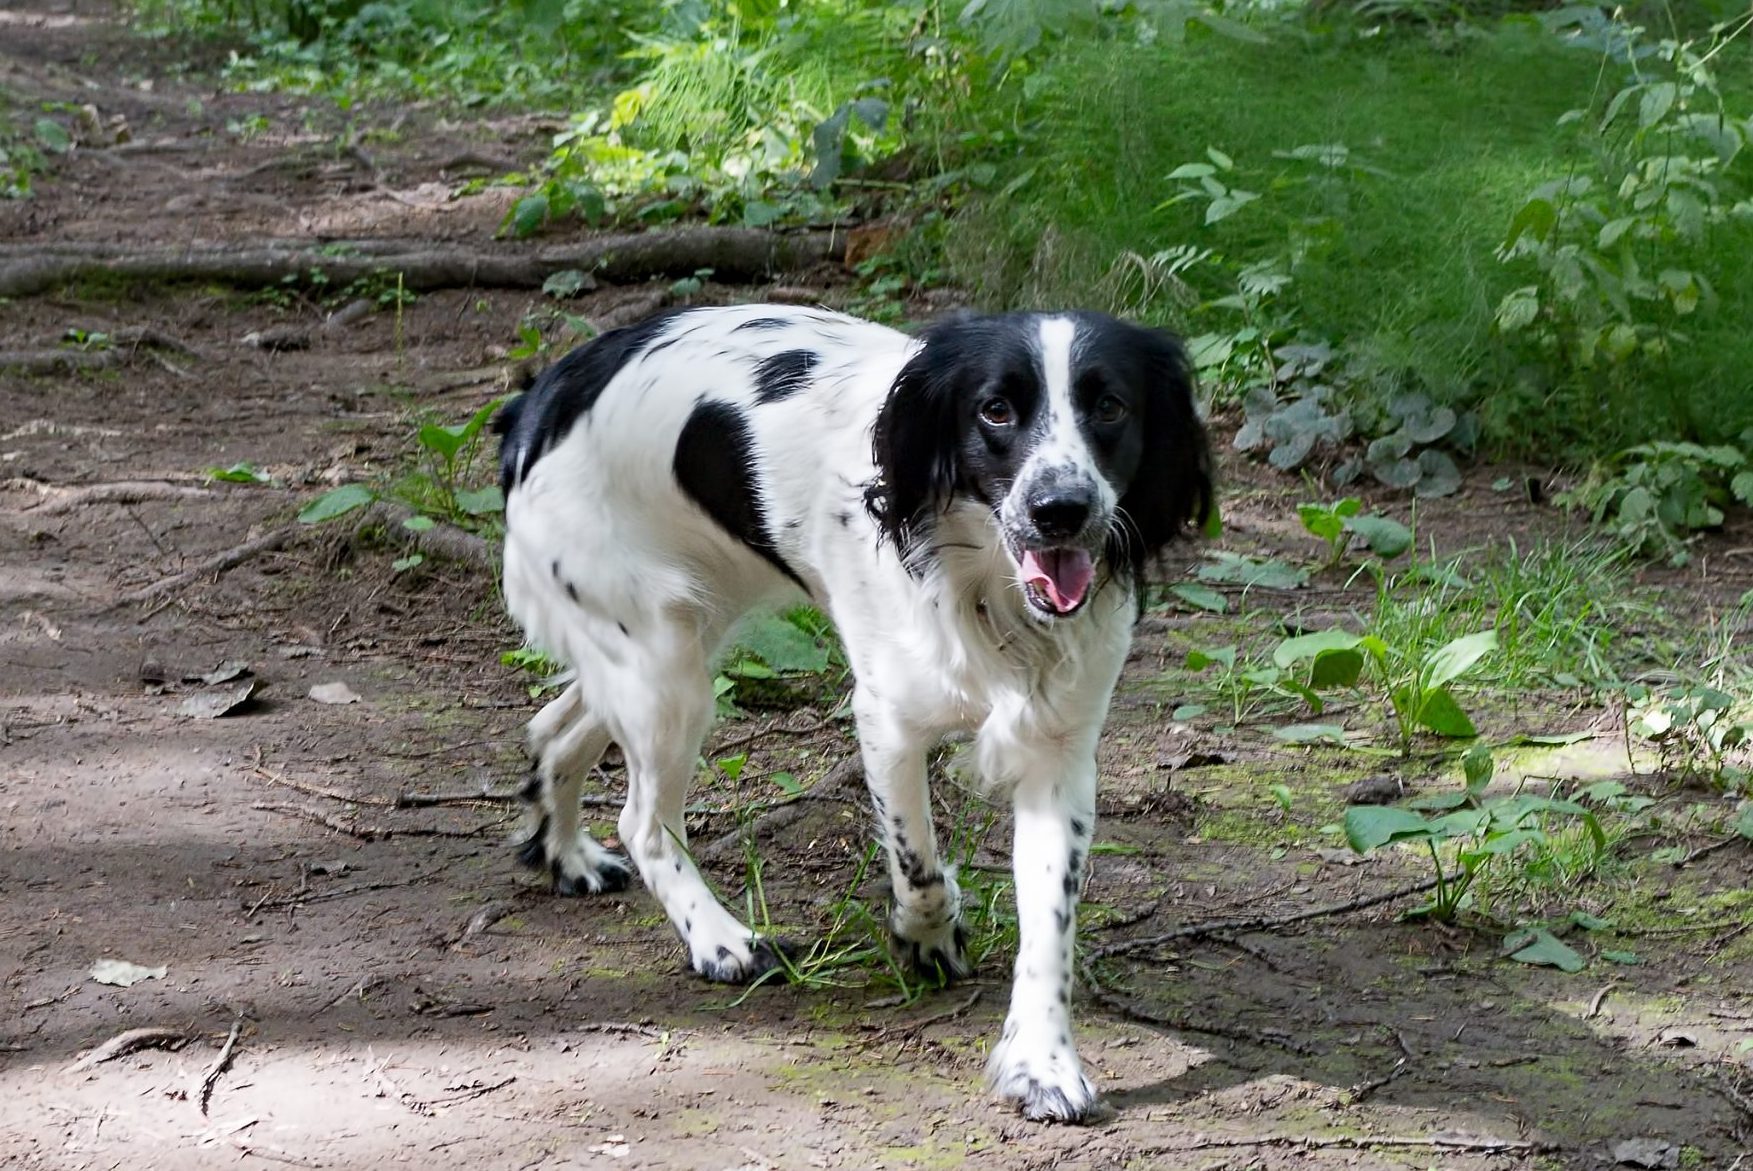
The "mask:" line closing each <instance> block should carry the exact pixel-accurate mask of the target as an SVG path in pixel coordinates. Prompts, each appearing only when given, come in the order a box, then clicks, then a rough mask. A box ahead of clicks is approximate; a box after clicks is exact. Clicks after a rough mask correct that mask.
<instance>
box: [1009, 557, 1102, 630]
mask: <svg viewBox="0 0 1753 1171" xmlns="http://www.w3.org/2000/svg"><path fill="white" fill-rule="evenodd" d="M1095 575H1096V567H1095V562H1094V560H1093V559H1092V558H1091V557H1090V554H1089V550H1087V549H1041V550H1035V549H1029V550H1025V551H1024V553H1023V580H1024V581H1026V582H1033V583H1034V584H1036V585H1038V586H1041V587H1043V588H1044V589H1045V590H1046V591H1047V600H1048V601H1049V602H1051V603H1053V608H1054V609H1055V610H1057V611H1059V613H1061V614H1068V613H1070V612H1071V611H1073V610H1075V609H1077V607H1078V606H1079V604H1081V603H1082V602H1083V596H1084V594H1085V593H1086V592H1087V591H1088V590H1089V588H1090V579H1091V578H1093V577H1095Z"/></svg>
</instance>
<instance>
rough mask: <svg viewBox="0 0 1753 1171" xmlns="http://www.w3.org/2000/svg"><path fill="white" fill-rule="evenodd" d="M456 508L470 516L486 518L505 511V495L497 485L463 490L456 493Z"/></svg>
mask: <svg viewBox="0 0 1753 1171" xmlns="http://www.w3.org/2000/svg"><path fill="white" fill-rule="evenodd" d="M457 507H458V508H460V509H462V510H463V511H464V512H466V513H468V514H469V515H470V516H488V515H490V514H492V513H496V512H504V511H505V495H504V493H502V492H501V491H500V490H499V485H498V484H489V485H487V486H486V487H485V488H463V489H460V490H459V491H458V492H457Z"/></svg>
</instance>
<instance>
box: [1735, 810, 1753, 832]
mask: <svg viewBox="0 0 1753 1171" xmlns="http://www.w3.org/2000/svg"><path fill="white" fill-rule="evenodd" d="M1734 830H1735V832H1736V833H1738V834H1740V835H1741V836H1742V837H1744V838H1747V839H1749V840H1753V802H1748V803H1747V804H1745V805H1742V806H1741V816H1739V817H1737V818H1735V825H1734Z"/></svg>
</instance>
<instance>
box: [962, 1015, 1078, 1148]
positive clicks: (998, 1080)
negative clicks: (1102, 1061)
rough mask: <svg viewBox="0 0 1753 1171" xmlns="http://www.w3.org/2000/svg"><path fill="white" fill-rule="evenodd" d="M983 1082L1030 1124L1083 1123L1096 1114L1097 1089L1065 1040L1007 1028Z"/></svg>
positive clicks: (1066, 1036) (1012, 1026)
mask: <svg viewBox="0 0 1753 1171" xmlns="http://www.w3.org/2000/svg"><path fill="white" fill-rule="evenodd" d="M986 1076H987V1079H988V1080H989V1081H990V1082H991V1083H992V1092H993V1093H994V1094H996V1095H997V1096H998V1097H999V1098H1000V1099H1002V1100H1003V1101H1006V1102H1009V1103H1011V1104H1012V1105H1014V1106H1015V1107H1016V1108H1017V1109H1018V1110H1020V1111H1021V1112H1022V1115H1023V1117H1025V1118H1027V1119H1029V1120H1030V1121H1031V1122H1071V1123H1078V1122H1087V1121H1089V1120H1090V1117H1091V1115H1092V1114H1093V1113H1094V1112H1095V1109H1096V1100H1097V1099H1096V1088H1095V1086H1093V1085H1091V1084H1090V1080H1089V1079H1088V1078H1087V1077H1085V1076H1084V1075H1083V1067H1082V1065H1081V1064H1080V1063H1079V1062H1078V1059H1077V1050H1075V1049H1073V1048H1072V1046H1071V1037H1070V1035H1069V1034H1060V1035H1057V1036H1052V1035H1046V1036H1043V1035H1041V1034H1039V1033H1036V1032H1032V1031H1027V1030H1024V1029H1021V1028H1018V1026H1017V1024H1016V1022H1015V1021H1010V1022H1007V1023H1006V1024H1005V1026H1004V1039H1003V1040H1001V1041H1000V1042H999V1044H998V1048H996V1049H994V1050H993V1051H992V1060H991V1061H990V1062H989V1063H988V1064H987V1067H986Z"/></svg>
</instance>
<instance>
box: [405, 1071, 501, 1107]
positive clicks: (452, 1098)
mask: <svg viewBox="0 0 1753 1171" xmlns="http://www.w3.org/2000/svg"><path fill="white" fill-rule="evenodd" d="M516 1080H517V1078H515V1077H508V1078H505V1079H503V1080H501V1081H496V1082H494V1083H493V1084H492V1085H490V1086H472V1087H470V1088H469V1089H466V1090H463V1091H461V1092H459V1093H455V1094H448V1095H446V1096H445V1097H442V1098H432V1099H430V1100H429V1101H428V1102H427V1104H428V1105H430V1106H454V1105H455V1104H456V1103H458V1102H469V1101H473V1100H474V1099H476V1098H484V1097H486V1096H487V1095H488V1094H491V1093H493V1091H495V1090H503V1089H504V1088H505V1087H506V1086H509V1085H510V1084H511V1083H512V1082H514V1081H516Z"/></svg>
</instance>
